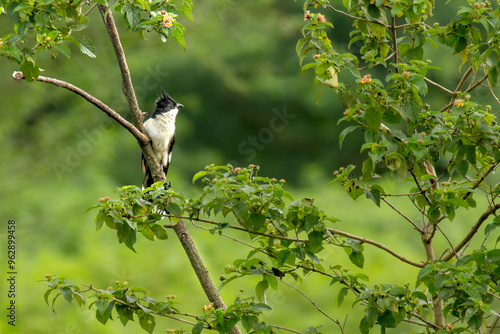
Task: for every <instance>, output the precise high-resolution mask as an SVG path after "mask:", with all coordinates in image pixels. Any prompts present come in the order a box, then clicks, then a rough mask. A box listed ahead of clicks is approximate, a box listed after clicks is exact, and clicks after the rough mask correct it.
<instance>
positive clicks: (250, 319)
mask: <svg viewBox="0 0 500 334" xmlns="http://www.w3.org/2000/svg"><path fill="white" fill-rule="evenodd" d="M258 322H259V318H258V317H257V316H256V315H244V316H242V317H241V324H242V325H243V328H245V330H246V331H247V332H248V333H250V330H251V329H252V327H253V325H254V324H256V323H258Z"/></svg>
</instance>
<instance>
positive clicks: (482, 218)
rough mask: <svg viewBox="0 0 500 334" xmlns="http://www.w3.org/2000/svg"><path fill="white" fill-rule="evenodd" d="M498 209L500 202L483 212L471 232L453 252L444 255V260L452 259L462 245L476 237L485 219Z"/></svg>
mask: <svg viewBox="0 0 500 334" xmlns="http://www.w3.org/2000/svg"><path fill="white" fill-rule="evenodd" d="M498 209H500V203H497V204H495V205H494V206H492V207H490V208H489V209H488V210H487V211H486V212H485V213H483V214H482V215H481V217H479V219H478V220H477V222H476V223H475V224H474V226H472V228H471V229H470V231H469V233H467V235H466V236H465V237H464V238H463V240H462V241H460V242H459V244H458V245H457V246H456V247H455V248H454V249H453V250H452V252H450V253H448V255H446V256H444V257H443V261H449V260H451V259H452V258H453V257H454V256H455V255H456V254H457V253H458V252H459V251H460V250H461V249H462V247H464V246H465V245H467V244H468V243H469V241H470V240H471V239H472V237H474V235H475V234H476V233H477V231H478V230H479V228H480V227H481V225H482V224H483V223H484V221H485V220H486V219H488V217H489V216H490V215H492V214H494V213H495V212H496V211H497V210H498Z"/></svg>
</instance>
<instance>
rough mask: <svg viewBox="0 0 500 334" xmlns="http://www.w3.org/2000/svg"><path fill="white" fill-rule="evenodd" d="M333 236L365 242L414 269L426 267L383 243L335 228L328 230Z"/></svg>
mask: <svg viewBox="0 0 500 334" xmlns="http://www.w3.org/2000/svg"><path fill="white" fill-rule="evenodd" d="M328 230H329V231H330V232H331V233H332V234H338V235H343V236H344V237H348V238H351V239H355V240H359V241H361V242H364V243H367V244H370V245H373V246H375V247H377V248H380V249H382V250H384V251H386V252H387V253H389V254H391V255H392V256H394V257H395V258H397V259H399V260H401V261H403V262H405V263H408V264H410V265H412V266H414V267H417V268H423V267H425V265H424V264H423V263H417V262H414V261H412V260H408V259H407V258H405V257H404V256H402V255H399V254H398V253H396V252H395V251H393V250H392V249H390V248H389V247H387V246H384V245H382V244H381V243H378V242H376V241H373V240H370V239H366V238H363V237H359V236H357V235H354V234H350V233H347V232H343V231H339V230H335V229H333V228H329V229H328Z"/></svg>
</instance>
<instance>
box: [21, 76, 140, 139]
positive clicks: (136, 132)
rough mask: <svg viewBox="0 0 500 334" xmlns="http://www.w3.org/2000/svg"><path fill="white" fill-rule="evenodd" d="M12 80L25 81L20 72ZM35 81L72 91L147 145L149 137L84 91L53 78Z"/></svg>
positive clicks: (40, 77)
mask: <svg viewBox="0 0 500 334" xmlns="http://www.w3.org/2000/svg"><path fill="white" fill-rule="evenodd" d="M12 76H13V77H14V79H16V80H23V79H25V78H24V76H23V73H22V72H17V71H16V72H14V73H13V74H12ZM36 81H40V82H45V83H49V84H52V85H54V86H57V87H61V88H65V89H67V90H69V91H72V92H73V93H76V94H78V95H80V96H81V97H83V98H84V99H85V100H87V101H88V102H90V103H92V104H93V105H95V106H96V107H97V108H99V109H101V110H102V111H104V112H105V113H106V114H107V115H108V116H109V117H111V118H113V119H114V120H115V121H117V122H118V123H119V124H120V125H121V126H123V127H124V128H125V129H127V130H128V131H129V132H130V133H131V134H132V135H133V136H134V137H135V138H136V139H137V140H138V141H139V142H142V143H147V142H149V137H148V136H146V135H145V134H144V133H142V132H140V131H139V130H138V129H137V128H136V127H135V126H134V125H133V124H132V123H130V122H128V121H127V120H126V119H125V118H123V117H122V116H121V115H120V114H119V113H117V112H116V111H114V110H113V109H111V108H110V107H108V106H107V105H106V104H105V103H103V102H102V101H101V100H99V99H97V98H95V97H94V96H92V95H90V94H89V93H87V92H86V91H84V90H83V89H81V88H78V87H76V86H74V85H72V84H70V83H68V82H66V81H62V80H58V79H54V78H49V77H43V76H39V77H38V78H36Z"/></svg>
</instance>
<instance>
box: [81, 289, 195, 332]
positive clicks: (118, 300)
mask: <svg viewBox="0 0 500 334" xmlns="http://www.w3.org/2000/svg"><path fill="white" fill-rule="evenodd" d="M82 285H83V286H86V287H88V289H87V290H82V291H79V292H86V291H90V290H92V291H96V292H98V291H99V289H96V288H94V287H93V286H92V285H87V284H85V283H83V284H82ZM113 301H115V302H118V303H120V304H122V305H125V306H128V307H131V308H138V306H137V305H135V304H129V303H127V302H125V301H123V300H121V299H119V298H116V297H113ZM150 313H153V314H156V315H158V316H161V317H165V318H170V319H173V320H176V321H180V322H184V323H186V324H190V325H193V326H194V325H196V322H192V321H189V320H185V319H182V318H177V317H174V316H172V315H170V314H164V313H158V312H156V311H153V310H150ZM174 314H178V315H184V316H188V317H193V318H196V319H197V318H198V316H196V315H192V314H187V313H177V312H176V313H174Z"/></svg>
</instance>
